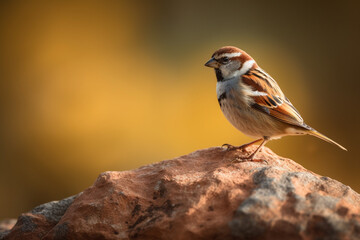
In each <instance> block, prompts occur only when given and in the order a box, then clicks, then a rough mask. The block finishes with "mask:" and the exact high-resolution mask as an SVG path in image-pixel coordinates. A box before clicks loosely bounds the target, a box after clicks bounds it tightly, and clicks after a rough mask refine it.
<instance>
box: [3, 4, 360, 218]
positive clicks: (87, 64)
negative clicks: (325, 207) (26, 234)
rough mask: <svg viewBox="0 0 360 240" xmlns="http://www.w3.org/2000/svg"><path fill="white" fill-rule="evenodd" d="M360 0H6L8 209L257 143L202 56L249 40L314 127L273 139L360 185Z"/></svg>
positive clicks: (280, 149) (9, 213)
mask: <svg viewBox="0 0 360 240" xmlns="http://www.w3.org/2000/svg"><path fill="white" fill-rule="evenodd" d="M356 3H357V2H356V1H326V2H323V1H318V2H316V1H301V2H299V1H297V2H295V1H277V3H274V2H270V1H265V0H262V1H210V0H208V1H197V2H195V1H165V0H164V1H5V0H4V1H1V2H0V7H1V9H0V36H1V38H0V82H1V107H2V109H3V110H2V117H1V125H0V131H1V132H0V133H1V135H0V136H1V151H0V152H1V155H0V193H1V195H0V196H1V197H0V219H1V218H7V217H16V216H17V215H19V214H20V213H21V212H24V211H28V210H30V209H31V208H33V207H34V206H36V205H39V204H41V203H44V202H48V201H52V200H56V199H62V198H65V197H67V196H70V195H73V194H76V193H78V192H80V191H82V190H83V189H85V188H86V187H88V186H90V185H91V184H92V183H93V182H94V180H95V179H96V177H97V175H98V174H99V173H101V172H103V171H108V170H114V171H120V170H126V169H132V168H136V167H139V166H141V165H144V164H149V163H153V162H157V161H161V160H165V159H171V158H174V157H176V156H179V155H184V154H187V153H189V152H192V151H194V150H197V149H202V148H207V147H211V146H219V145H222V144H223V143H231V144H234V145H240V144H243V143H246V142H248V141H250V140H251V139H250V138H248V137H246V136H244V135H243V134H242V133H240V132H238V131H237V130H236V129H235V128H233V127H232V126H231V125H230V123H228V122H227V121H226V119H225V117H224V116H223V115H222V113H221V111H220V109H219V106H218V103H217V99H216V94H215V85H216V79H215V74H214V72H213V71H212V70H211V69H208V68H206V67H204V66H203V64H204V63H205V62H206V61H207V60H208V58H209V57H210V56H211V54H212V52H213V51H215V50H216V49H217V48H219V47H221V46H223V45H234V46H238V47H240V48H242V49H244V50H246V51H247V52H248V53H249V54H251V55H252V56H253V57H254V58H255V59H256V60H257V62H258V63H259V65H260V66H261V67H262V68H264V69H265V70H266V71H267V72H269V73H270V74H271V75H272V76H273V77H274V78H275V79H276V80H277V82H278V83H279V84H280V86H281V87H282V90H283V91H284V92H285V93H286V95H287V96H288V98H289V99H290V100H291V101H292V102H293V104H294V105H295V106H296V107H297V108H298V110H299V111H300V112H301V114H302V116H303V118H304V119H305V121H306V122H307V123H308V124H309V125H311V126H312V127H314V128H315V129H317V130H319V131H320V132H322V133H324V134H325V135H327V136H329V137H331V138H333V139H334V140H336V141H338V142H339V143H340V144H342V145H344V146H345V147H347V148H348V150H349V151H348V152H345V151H342V150H340V149H338V148H337V147H335V146H333V145H331V144H328V143H326V142H322V141H321V140H319V139H316V138H314V137H310V136H304V137H286V138H283V139H281V140H278V141H273V142H270V143H269V144H268V145H267V146H268V147H270V148H271V149H273V150H274V151H275V152H276V153H277V154H279V155H281V156H285V157H289V158H291V159H293V160H295V161H297V162H298V163H300V164H302V165H303V166H305V167H306V168H308V169H310V170H312V171H314V172H316V173H319V174H321V175H325V176H329V177H331V178H334V179H337V180H339V181H341V182H343V183H345V184H347V185H350V186H351V187H352V188H353V189H355V190H356V191H358V192H359V191H360V174H359V170H360V161H359V155H360V151H359V148H360V147H359V146H358V145H357V144H358V143H359V141H358V136H359V134H360V131H359V120H360V118H359V107H358V103H357V102H358V101H359V98H358V96H359V93H358V92H359V81H360V79H359V78H360V77H359V74H358V69H359V60H358V59H359V56H360V47H359V42H360V38H359V36H360V17H359V14H358V9H359V8H358V7H359V4H356Z"/></svg>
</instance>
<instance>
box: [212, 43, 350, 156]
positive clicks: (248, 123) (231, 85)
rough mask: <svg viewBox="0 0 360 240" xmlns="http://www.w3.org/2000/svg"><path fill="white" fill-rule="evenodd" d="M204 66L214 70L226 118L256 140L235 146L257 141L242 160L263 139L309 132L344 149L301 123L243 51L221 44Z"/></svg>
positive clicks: (295, 111)
mask: <svg viewBox="0 0 360 240" xmlns="http://www.w3.org/2000/svg"><path fill="white" fill-rule="evenodd" d="M205 66H206V67H210V68H214V69H215V75H216V79H217V83H216V94H217V99H218V102H219V105H220V108H221V111H222V112H223V114H224V115H225V117H226V119H227V120H228V121H229V122H230V123H231V124H232V125H233V126H234V127H235V128H236V129H238V130H240V131H241V132H242V133H244V134H245V135H247V136H250V137H252V138H255V139H256V140H255V141H252V142H250V143H247V144H244V145H241V146H239V147H237V149H246V148H247V147H249V146H251V145H253V144H255V143H259V142H261V143H260V145H259V146H258V147H257V148H256V150H255V151H253V152H252V153H251V154H249V155H248V156H247V157H245V158H243V160H244V159H246V160H244V161H256V160H255V157H256V154H257V153H258V152H259V151H260V150H261V149H262V147H263V146H264V145H265V144H266V143H267V142H269V141H270V140H273V139H279V138H281V137H283V136H290V135H312V136H315V137H318V138H320V139H322V140H324V141H326V142H329V143H332V144H335V145H336V146H338V147H339V148H341V149H343V150H345V151H347V150H346V148H344V147H343V146H341V145H340V144H338V143H337V142H335V141H334V140H332V139H330V138H328V137H326V136H325V135H323V134H321V133H320V132H318V131H316V130H315V129H313V128H312V127H310V126H309V125H307V124H305V122H304V120H303V118H302V117H301V115H300V113H299V112H298V110H296V108H295V107H294V106H293V104H292V103H291V102H290V100H289V99H288V98H287V97H286V96H285V95H284V93H283V92H282V91H281V89H280V87H279V85H278V84H277V82H276V81H275V80H274V79H273V78H272V77H271V76H270V75H269V74H268V73H267V72H265V71H264V70H263V69H262V68H260V67H259V65H258V64H257V63H256V61H255V60H254V59H253V58H252V57H251V56H250V55H249V54H247V53H246V52H245V51H243V50H241V49H239V48H237V47H233V46H225V47H221V48H220V49H218V50H217V51H215V52H214V54H213V55H212V56H211V58H210V60H208V61H207V62H206V63H205ZM223 146H227V147H234V146H232V145H229V144H224V145H223Z"/></svg>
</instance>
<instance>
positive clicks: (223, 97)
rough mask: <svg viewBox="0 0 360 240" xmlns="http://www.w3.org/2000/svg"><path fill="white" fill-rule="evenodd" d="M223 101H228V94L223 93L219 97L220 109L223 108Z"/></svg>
mask: <svg viewBox="0 0 360 240" xmlns="http://www.w3.org/2000/svg"><path fill="white" fill-rule="evenodd" d="M223 99H226V92H223V93H222V94H221V95H220V96H219V98H218V102H219V104H220V107H221V101H222V100H223Z"/></svg>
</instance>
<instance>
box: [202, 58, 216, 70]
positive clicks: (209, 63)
mask: <svg viewBox="0 0 360 240" xmlns="http://www.w3.org/2000/svg"><path fill="white" fill-rule="evenodd" d="M205 66H207V67H211V68H219V63H218V62H217V61H216V60H215V58H211V59H210V60H209V61H207V62H206V63H205Z"/></svg>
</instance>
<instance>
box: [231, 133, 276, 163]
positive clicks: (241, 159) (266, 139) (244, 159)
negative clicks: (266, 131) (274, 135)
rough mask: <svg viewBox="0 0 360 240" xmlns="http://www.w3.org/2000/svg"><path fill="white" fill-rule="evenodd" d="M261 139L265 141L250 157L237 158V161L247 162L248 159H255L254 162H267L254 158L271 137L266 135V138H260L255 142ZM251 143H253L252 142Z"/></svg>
mask: <svg viewBox="0 0 360 240" xmlns="http://www.w3.org/2000/svg"><path fill="white" fill-rule="evenodd" d="M260 140H263V142H262V143H261V144H260V146H259V147H258V148H257V149H256V150H255V151H254V152H253V153H252V154H250V155H249V156H248V157H246V158H240V159H236V161H239V162H246V161H253V162H261V161H264V162H266V163H267V161H266V160H254V158H255V155H256V154H257V153H258V152H259V151H260V150H261V148H262V147H263V146H264V145H265V144H266V143H267V142H268V141H269V140H270V138H269V137H267V136H265V137H264V138H262V139H259V140H256V141H254V142H258V141H260ZM250 144H251V143H250Z"/></svg>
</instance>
